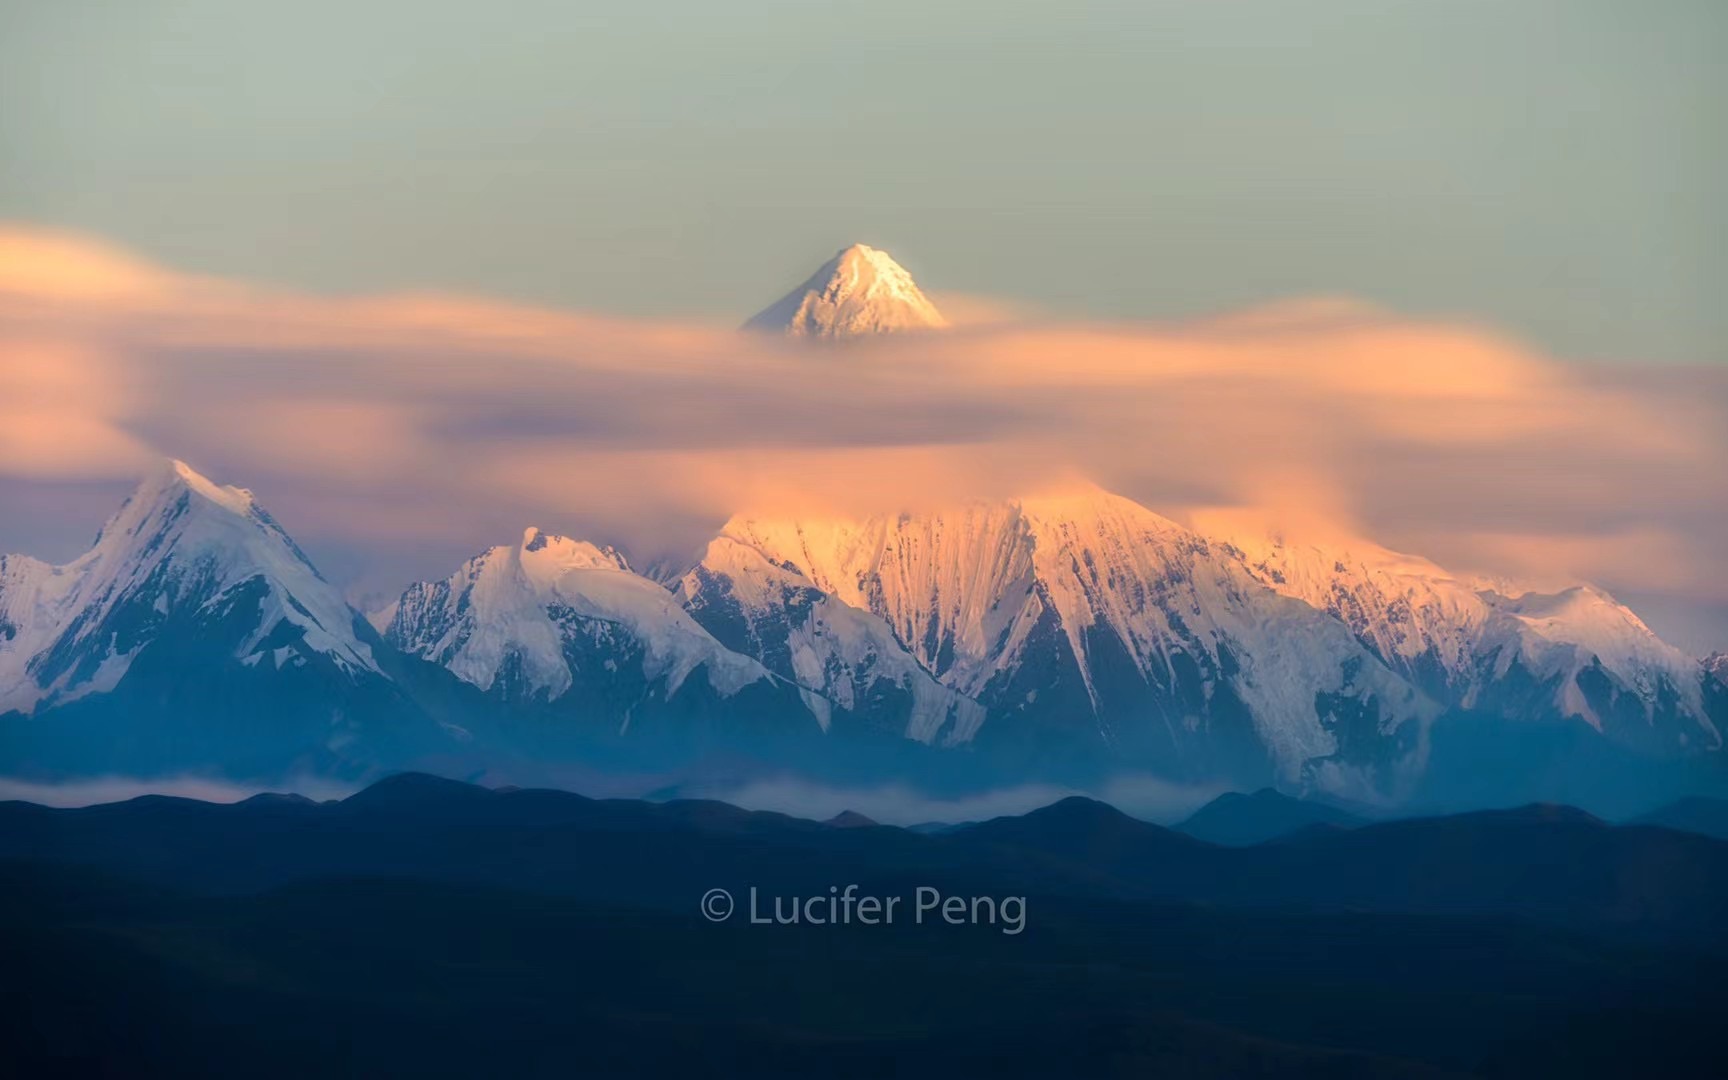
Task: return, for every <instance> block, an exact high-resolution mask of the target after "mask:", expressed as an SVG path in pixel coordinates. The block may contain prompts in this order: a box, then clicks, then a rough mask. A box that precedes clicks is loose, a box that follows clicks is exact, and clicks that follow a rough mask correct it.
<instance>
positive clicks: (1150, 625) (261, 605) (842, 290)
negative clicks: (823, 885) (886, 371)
mask: <svg viewBox="0 0 1728 1080" xmlns="http://www.w3.org/2000/svg"><path fill="white" fill-rule="evenodd" d="M793 301H796V302H795V303H794V302H793ZM914 316H916V317H914ZM752 325H753V326H754V327H756V328H759V329H778V330H780V331H783V332H785V333H788V334H792V335H814V336H845V335H848V334H851V333H856V332H879V331H885V330H900V329H907V328H910V327H912V326H914V325H916V326H920V327H926V328H928V327H935V326H939V325H941V317H940V315H939V314H937V313H936V312H935V309H934V307H933V305H930V304H929V302H928V300H927V299H926V298H924V296H923V294H922V293H921V292H918V291H917V288H916V286H915V285H913V284H912V283H911V278H910V276H909V275H906V274H905V272H904V270H902V269H901V268H899V267H898V265H897V264H895V263H893V260H892V259H890V258H888V257H887V256H886V255H885V254H884V253H882V252H879V251H875V250H874V249H870V248H865V247H862V246H856V247H853V248H849V249H847V250H846V251H844V252H842V253H840V255H839V256H837V257H836V259H835V260H833V261H832V262H831V263H830V264H829V265H828V266H826V267H824V268H823V269H822V270H821V271H819V272H818V274H817V276H816V277H815V278H813V279H812V281H811V282H810V283H808V284H807V286H805V287H803V288H801V289H800V290H795V292H794V294H793V295H792V296H789V297H788V298H787V299H786V300H785V301H782V302H781V303H780V304H777V305H775V306H774V307H772V308H770V309H769V310H768V311H767V312H764V313H763V315H762V316H759V317H758V318H757V319H755V320H752ZM1198 525H1199V528H1198V529H1196V528H1190V527H1187V526H1184V525H1181V524H1178V523H1177V522H1175V521H1173V520H1170V519H1168V518H1165V517H1162V516H1160V515H1159V514H1157V513H1155V512H1153V511H1152V510H1150V509H1147V508H1146V507H1143V506H1141V505H1139V504H1137V503H1135V502H1133V501H1131V500H1129V499H1126V498H1123V497H1121V496H1119V495H1114V494H1111V493H1109V492H1106V491H1103V490H1100V489H1097V488H1091V487H1074V488H1070V489H1067V490H1060V491H1055V492H1037V493H1029V494H1027V495H1026V496H1024V497H1019V498H1010V499H1001V500H995V501H973V502H965V503H961V504H958V505H953V506H949V507H944V508H940V509H936V510H924V511H920V512H915V513H914V512H904V513H888V514H881V515H877V516H871V517H864V518H860V519H842V518H838V517H832V516H823V517H812V518H764V517H758V516H753V515H749V514H740V515H738V516H735V517H734V518H732V519H731V520H729V521H727V522H726V523H725V524H724V525H723V526H722V527H721V528H720V529H719V530H718V532H717V533H716V535H715V536H714V537H713V538H712V540H711V541H710V542H709V543H708V544H707V545H706V547H705V548H704V549H703V550H702V551H701V552H700V553H699V554H698V555H696V556H694V557H693V558H692V559H691V560H690V561H689V563H688V565H684V566H675V567H672V568H670V569H669V570H666V571H665V572H660V571H658V570H657V571H656V572H655V573H654V574H652V575H648V574H644V573H640V572H638V571H637V570H636V569H635V568H634V567H633V566H632V564H631V562H630V561H629V559H628V558H627V557H626V555H625V554H624V553H621V552H619V551H617V550H615V549H613V548H610V547H605V546H600V545H595V544H592V543H588V542H586V541H582V540H576V539H570V538H566V537H561V536H556V535H552V534H550V533H546V532H542V531H541V530H539V529H536V528H529V529H527V530H526V531H525V532H524V533H523V534H522V539H521V541H520V542H519V543H515V544H505V545H500V546H497V547H493V548H491V549H489V550H487V551H485V552H482V553H480V554H478V555H476V556H475V557H473V558H472V559H470V560H468V561H467V562H466V563H465V564H463V565H462V566H461V567H458V568H457V569H456V570H455V571H454V572H453V573H452V574H451V575H450V576H449V577H447V578H444V579H442V580H437V581H429V582H422V583H417V584H414V585H411V586H409V587H408V588H407V589H406V590H405V591H404V592H403V593H402V594H401V596H400V597H399V598H398V599H397V600H396V601H395V602H393V603H391V604H390V605H388V606H387V607H385V608H384V609H382V610H379V611H375V612H371V613H369V616H368V617H365V618H363V617H361V615H360V614H359V613H357V612H355V611H354V610H353V609H351V608H350V606H349V605H348V604H347V602H346V601H345V600H344V599H343V596H342V594H341V592H340V591H339V590H338V589H337V588H336V587H335V586H334V585H332V584H331V583H330V582H328V581H327V580H325V579H324V578H323V577H322V576H321V575H320V574H319V572H318V571H317V570H316V569H315V568H314V566H313V565H312V563H311V561H310V560H309V559H308V558H307V556H306V555H305V553H304V552H303V551H302V550H301V549H300V548H299V546H298V545H296V544H295V542H294V541H293V540H292V539H291V538H290V537H289V535H288V534H287V532H285V531H284V530H283V528H282V527H281V526H280V525H279V524H278V523H277V522H276V521H275V519H273V518H272V517H271V516H270V515H269V514H268V513H267V512H266V511H265V510H264V509H263V507H262V506H261V505H260V504H259V502H258V501H257V499H256V498H255V497H254V496H253V495H252V494H251V493H250V492H248V491H245V490H243V489H239V488H234V487H226V486H221V485H218V484H216V483H214V482H212V481H211V480H209V479H207V478H205V477H204V476H202V475H200V474H199V473H198V472H196V471H195V470H194V469H192V468H191V467H190V466H188V465H186V464H185V463H182V462H178V461H175V462H169V463H166V464H164V465H163V466H161V467H160V468H159V469H158V470H156V472H154V473H153V474H152V475H151V476H149V477H147V478H146V479H145V480H144V481H143V482H142V483H141V484H140V486H139V488H138V489H137V491H136V492H135V493H134V494H133V496H132V497H131V498H130V499H128V500H127V501H126V503H125V504H124V506H122V508H121V509H120V510H119V511H118V512H117V513H116V514H115V515H114V516H113V517H112V518H111V519H110V520H109V521H108V523H107V524H106V525H105V526H104V527H103V529H102V531H101V533H100V535H99V536H98V537H97V539H96V541H95V544H94V545H93V547H92V548H91V549H90V551H89V552H87V553H86V554H85V555H83V556H81V557H79V558H78V559H75V560H74V561H72V562H70V563H67V564H65V565H63V566H51V565H48V564H46V563H43V562H40V561H38V560H35V559H31V558H29V557H26V556H5V557H0V775H14V776H30V777H36V778H64V777H69V776H80V775H99V774H124V775H133V776H154V775H165V774H185V773H194V774H214V775H221V776H226V777H231V778H238V779H247V780H264V781H271V780H280V779H282V778H285V777H290V776H299V775H318V776H331V775H333V776H341V777H347V778H352V779H360V778H365V777H369V776H374V775H377V774H378V773H380V772H383V771H390V770H393V769H398V768H403V767H408V766H413V765H422V766H429V765H440V766H441V767H443V768H444V770H445V771H454V772H457V773H459V774H461V775H486V776H493V777H516V776H522V777H525V778H534V777H543V776H545V775H546V773H545V771H544V770H546V769H548V768H553V767H556V766H558V765H560V764H561V763H581V764H585V765H591V766H599V767H606V766H609V765H620V766H626V765H627V766H628V767H632V768H646V769H660V768H666V767H669V766H674V765H678V764H681V763H682V764H688V763H689V762H691V761H693V760H698V759H702V758H704V757H707V758H712V757H714V756H716V755H719V756H723V757H724V756H728V755H730V756H731V757H732V758H733V759H736V760H739V761H743V762H745V764H741V765H738V766H737V767H738V768H757V767H762V768H785V767H791V768H796V769H815V770H816V771H819V772H821V771H828V772H839V773H848V770H850V772H849V773H848V774H849V775H853V776H865V777H870V778H874V779H895V778H899V777H900V776H902V775H903V772H904V770H912V771H913V772H915V774H916V775H917V776H918V777H919V778H921V779H925V780H929V779H931V778H935V779H936V781H938V782H940V781H941V780H942V778H944V777H949V776H962V775H963V776H967V777H971V778H973V780H974V781H977V780H979V779H984V780H989V781H993V782H1003V781H1009V782H1018V781H1022V780H1025V779H1028V778H1059V779H1064V780H1066V781H1070V782H1083V781H1085V780H1088V779H1096V778H1097V777H1099V776H1103V775H1107V774H1110V773H1115V772H1123V771H1130V772H1136V773H1151V774H1155V775H1159V776H1163V777H1167V778H1175V779H1179V780H1189V781H1206V782H1218V781H1223V782H1227V783H1228V784H1229V785H1230V786H1233V787H1238V788H1245V789H1250V790H1251V789H1254V788H1259V787H1266V786H1276V787H1278V788H1281V789H1284V790H1289V791H1319V792H1325V793H1328V794H1330V795H1333V796H1338V797H1344V798H1347V799H1353V800H1360V801H1362V802H1364V803H1386V802H1400V801H1408V800H1410V799H1413V798H1420V797H1421V796H1422V794H1423V790H1424V784H1425V783H1427V781H1428V778H1429V776H1430V774H1431V773H1434V772H1435V771H1436V770H1435V768H1434V758H1435V754H1436V747H1437V746H1440V747H1441V748H1442V749H1444V747H1446V746H1456V745H1460V744H1459V743H1458V740H1457V739H1456V738H1452V739H1451V741H1450V742H1448V740H1447V739H1445V738H1442V739H1440V740H1439V741H1438V742H1437V741H1436V734H1437V732H1438V733H1441V734H1446V733H1448V732H1455V731H1467V732H1469V733H1470V742H1469V744H1468V746H1469V749H1468V750H1466V751H1459V752H1458V753H1455V754H1454V755H1453V765H1454V766H1455V767H1461V768H1462V769H1463V770H1464V771H1465V772H1467V773H1471V774H1472V775H1474V774H1475V773H1477V772H1480V770H1479V769H1477V768H1476V763H1477V762H1480V761H1483V760H1490V761H1494V762H1496V763H1497V764H1498V765H1499V766H1501V767H1506V768H1509V769H1510V771H1511V772H1513V773H1523V774H1530V775H1543V776H1550V775H1553V774H1554V773H1555V769H1556V762H1555V761H1554V760H1552V758H1553V756H1554V755H1555V754H1558V753H1560V751H1556V750H1554V749H1553V747H1552V745H1550V744H1551V743H1553V742H1554V740H1552V739H1548V736H1549V735H1551V734H1554V733H1558V736H1557V737H1558V739H1559V742H1560V743H1562V744H1565V745H1567V746H1576V745H1587V746H1588V747H1589V752H1590V753H1591V754H1594V755H1596V756H1597V757H1598V758H1601V759H1603V760H1606V761H1608V762H1609V764H1608V765H1607V766H1605V767H1604V768H1603V769H1599V770H1598V772H1599V773H1604V774H1613V773H1615V772H1616V771H1636V768H1634V767H1633V766H1632V765H1627V766H1624V767H1622V766H1621V764H1620V763H1621V762H1629V763H1639V764H1638V765H1637V767H1638V768H1641V767H1642V763H1650V762H1655V763H1663V764H1664V765H1666V764H1669V763H1672V764H1674V765H1675V766H1676V767H1678V768H1682V769H1685V770H1688V775H1690V776H1693V777H1694V778H1696V777H1698V776H1702V777H1703V778H1704V779H1703V781H1702V783H1703V784H1704V786H1705V787H1711V786H1720V783H1721V781H1722V778H1723V776H1724V774H1725V773H1728V769H1725V767H1724V766H1723V764H1722V762H1723V758H1724V755H1723V753H1722V731H1723V729H1724V726H1725V725H1728V688H1725V686H1724V682H1723V680H1724V677H1725V675H1724V666H1723V663H1722V661H1721V659H1720V658H1719V657H1718V658H1712V659H1711V660H1709V661H1700V660H1698V659H1695V658H1692V657H1688V656H1686V655H1685V654H1684V653H1682V652H1681V651H1680V650H1678V649H1675V648H1673V647H1671V646H1669V645H1667V644H1666V643H1664V642H1663V641H1661V640H1660V639H1659V638H1658V637H1657V636H1656V635H1655V634H1654V633H1652V632H1651V631H1650V629H1649V628H1648V627H1647V626H1645V625H1644V623H1643V622H1642V621H1640V620H1639V619H1638V617H1637V616H1636V615H1635V614H1634V613H1633V612H1632V611H1630V610H1629V609H1628V608H1626V607H1625V606H1623V605H1621V604H1619V603H1617V602H1616V601H1615V600H1614V599H1613V598H1612V597H1611V596H1609V595H1608V594H1607V593H1606V592H1604V591H1602V590H1601V589H1598V588H1594V587H1592V586H1588V585H1579V586H1576V587H1574V588H1570V589H1566V590H1563V591H1561V592H1556V593H1539V592H1535V591H1530V590H1517V589H1508V588H1506V587H1505V586H1501V585H1495V584H1492V583H1487V582H1480V581H1474V580H1470V579H1467V578H1465V577H1462V576H1459V575H1455V574H1452V573H1450V572H1448V571H1446V570H1445V569H1443V568H1441V567H1439V566H1437V565H1435V564H1433V563H1431V562H1429V561H1427V560H1424V559H1421V558H1417V557H1413V556H1408V555H1403V554H1399V553H1396V552H1392V551H1389V550H1387V549H1385V548H1383V547H1381V546H1379V545H1377V544H1374V543H1372V542H1370V541H1367V540H1365V539H1359V538H1347V539H1341V540H1330V541H1326V542H1323V543H1315V542H1311V541H1308V540H1305V539H1300V538H1295V537H1286V536H1284V535H1281V534H1277V533H1268V532H1265V531H1255V530H1248V529H1241V528H1235V527H1228V523H1220V524H1218V525H1216V526H1215V527H1214V526H1212V525H1209V524H1208V523H1206V522H1200V523H1198ZM1533 733H1536V734H1534V735H1533ZM1538 735H1539V736H1541V737H1540V738H1538V737H1537V736H1538ZM1544 740H1547V741H1544ZM1568 752H1570V751H1568ZM1460 762H1462V765H1459V763H1460ZM1560 771H1561V772H1564V769H1561V770H1560ZM1493 794H1494V793H1493V792H1492V791H1489V792H1486V793H1484V795H1485V797H1490V798H1491V797H1493Z"/></svg>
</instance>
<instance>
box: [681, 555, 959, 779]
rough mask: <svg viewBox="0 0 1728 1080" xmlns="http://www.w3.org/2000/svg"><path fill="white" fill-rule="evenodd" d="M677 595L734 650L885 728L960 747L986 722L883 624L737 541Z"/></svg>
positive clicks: (706, 559) (701, 566) (685, 579)
mask: <svg viewBox="0 0 1728 1080" xmlns="http://www.w3.org/2000/svg"><path fill="white" fill-rule="evenodd" d="M675 593H676V595H677V598H678V600H679V601H680V602H681V603H682V604H683V606H684V608H685V609H686V610H687V611H689V613H690V615H691V616H692V617H693V618H695V619H696V621H697V622H699V623H701V624H702V626H703V627H705V628H706V629H707V630H708V631H709V632H710V633H712V634H713V635H714V636H715V637H716V638H717V639H719V640H720V641H721V642H722V643H724V644H725V645H726V646H727V647H728V648H730V649H734V650H736V651H737V652H739V653H742V654H744V655H748V656H752V657H755V658H757V659H758V660H760V661H761V662H762V663H763V664H764V665H766V666H767V667H768V669H769V670H771V671H773V672H774V673H775V674H777V675H780V676H781V677H783V678H786V679H790V680H792V681H793V682H795V683H797V684H798V685H799V686H803V687H807V688H809V689H810V690H812V691H814V692H815V693H817V694H819V695H821V696H822V697H823V698H824V699H825V700H827V701H829V702H832V703H833V704H834V705H836V706H838V707H839V708H842V709H845V710H847V711H848V712H852V713H856V714H858V715H859V716H861V717H862V718H864V719H865V720H866V722H868V723H870V724H871V725H872V726H874V727H876V728H878V729H880V730H884V731H891V732H893V733H895V734H899V735H904V736H905V737H906V738H908V739H913V740H916V741H918V742H922V743H936V744H940V745H955V744H958V743H964V742H967V741H968V740H970V739H971V738H972V737H973V736H974V735H975V734H977V731H978V728H979V725H981V724H982V723H983V722H984V715H985V710H984V707H983V706H982V705H980V704H978V703H977V702H976V701H973V700H972V699H970V698H968V697H966V696H965V695H964V694H961V693H959V692H958V691H955V690H953V689H950V688H949V687H947V686H944V685H943V684H942V683H940V682H938V681H937V680H936V678H935V677H934V676H933V675H931V673H930V672H929V671H928V670H927V669H926V668H925V667H924V666H923V665H921V664H920V663H918V661H917V660H916V659H914V658H913V657H912V656H911V655H910V654H909V653H908V652H907V651H906V650H905V649H904V648H903V647H902V646H901V644H900V642H899V641H898V640H897V639H896V638H895V637H894V633H893V631H892V630H890V629H889V628H888V626H887V624H885V623H884V622H883V621H882V620H881V619H880V618H878V617H876V616H875V615H873V614H871V613H870V612H868V611H863V610H860V609H858V608H855V607H852V606H850V605H848V604H846V603H845V602H843V601H840V600H837V599H835V598H834V597H832V596H830V595H829V594H828V593H826V592H824V591H823V590H822V589H819V588H817V587H816V586H815V585H814V584H812V583H811V581H810V580H809V579H808V578H806V577H804V576H802V575H801V574H799V573H797V572H796V571H795V570H792V569H790V568H788V567H786V566H784V565H781V564H779V563H776V562H772V561H770V560H769V559H768V558H767V557H766V556H764V555H763V553H762V552H760V551H758V550H757V549H755V548H753V547H751V546H750V545H749V544H748V543H743V542H740V541H739V540H737V539H735V538H733V537H732V536H731V535H728V534H726V533H722V534H721V535H720V536H719V537H717V538H715V540H714V541H713V542H712V543H710V544H709V545H708V549H707V551H705V552H704V553H703V556H702V561H701V562H699V563H698V564H697V565H696V566H694V567H692V568H691V569H690V571H689V572H688V573H686V574H684V575H683V576H681V577H680V578H679V579H678V581H677V584H676V586H675Z"/></svg>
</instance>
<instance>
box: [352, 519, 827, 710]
mask: <svg viewBox="0 0 1728 1080" xmlns="http://www.w3.org/2000/svg"><path fill="white" fill-rule="evenodd" d="M373 621H374V624H375V625H378V626H379V627H380V628H381V629H382V630H383V631H384V635H385V639H386V640H387V641H388V642H389V643H390V644H391V645H393V646H395V647H396V648H398V649H401V650H402V651H404V652H407V653H410V654H412V655H414V656H419V657H421V658H423V659H426V660H430V661H432V662H434V663H436V664H439V665H441V666H443V667H446V668H448V669H450V671H452V672H453V673H454V674H455V675H456V676H457V677H458V678H460V679H462V680H463V681H465V682H468V683H472V684H473V685H475V686H477V687H479V688H480V689H482V690H486V691H488V692H491V693H493V694H495V695H496V696H498V697H500V698H502V699H504V700H507V701H517V702H540V703H552V702H558V701H560V700H561V699H565V698H567V697H568V699H569V704H570V705H571V707H572V708H579V709H584V710H586V711H588V712H589V713H591V714H592V713H594V712H596V711H598V709H599V708H600V707H601V706H602V705H610V706H611V708H612V710H613V712H614V713H615V715H610V716H604V717H596V719H603V720H605V721H606V722H608V723H614V724H616V725H618V727H619V728H620V729H621V730H622V729H626V728H627V727H628V726H629V724H630V722H631V719H632V713H633V711H634V708H635V706H636V704H637V703H638V702H637V699H639V698H640V699H657V700H659V701H662V702H664V701H670V700H672V699H673V698H675V697H677V696H678V694H679V693H680V691H682V690H685V689H686V684H687V683H690V682H691V681H692V680H693V678H694V680H695V682H697V683H700V686H699V687H692V690H693V692H698V693H702V694H715V695H718V696H719V697H720V698H730V697H732V696H734V695H736V694H738V693H739V692H740V691H742V690H743V689H744V688H745V687H747V686H750V685H751V684H755V683H760V684H763V686H765V687H768V686H774V685H775V684H776V680H775V679H774V677H773V676H772V675H770V674H769V672H768V670H767V669H766V668H764V667H763V666H762V665H761V664H760V663H759V662H757V661H756V660H754V659H752V658H750V657H747V656H744V655H742V654H740V653H736V652H733V651H731V650H729V649H727V648H725V647H724V646H722V645H721V644H720V643H719V642H718V641H716V640H715V639H714V637H713V635H711V634H709V633H708V631H706V630H704V629H703V628H702V627H701V626H700V625H698V624H697V623H696V621H695V620H693V619H692V618H690V616H689V615H688V614H686V613H685V611H684V609H683V608H682V607H680V606H679V604H678V602H677V601H676V599H675V598H674V597H673V596H672V594H671V593H670V592H669V591H667V590H666V589H665V588H664V587H662V586H661V585H659V584H657V583H655V582H653V581H650V580H648V579H647V578H644V577H641V576H639V575H637V574H635V573H632V572H631V570H630V567H629V564H628V563H627V562H626V561H625V559H624V557H623V556H621V555H619V554H618V552H616V551H614V550H613V549H611V548H600V547H596V546H595V545H593V544H589V543H585V542H582V541H577V540H570V539H567V538H565V537H562V536H553V535H550V534H547V533H543V532H541V531H539V530H538V529H534V528H530V529H528V530H527V531H526V532H525V533H524V534H523V536H522V542H521V544H519V545H515V546H499V547H494V548H492V549H490V550H489V551H486V552H484V553H483V554H480V555H477V556H475V557H474V558H472V559H470V560H468V562H467V563H466V564H465V565H464V566H463V567H462V568H461V569H460V570H458V571H457V572H456V573H455V574H453V575H451V576H450V577H449V578H447V579H445V580H443V581H435V582H423V583H420V584H417V585H412V586H410V587H409V588H408V590H407V591H406V592H404V593H403V594H402V597H401V599H400V600H398V601H397V602H396V604H394V605H393V606H392V607H390V608H388V609H386V610H385V611H383V612H379V613H377V614H376V615H374V616H373ZM573 691H574V693H572V692H573ZM812 711H813V713H821V712H822V710H820V709H816V710H812ZM807 719H808V720H810V721H811V723H812V726H815V724H816V722H818V721H819V720H820V721H822V722H825V721H826V715H825V714H824V715H819V716H818V715H810V716H807Z"/></svg>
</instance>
